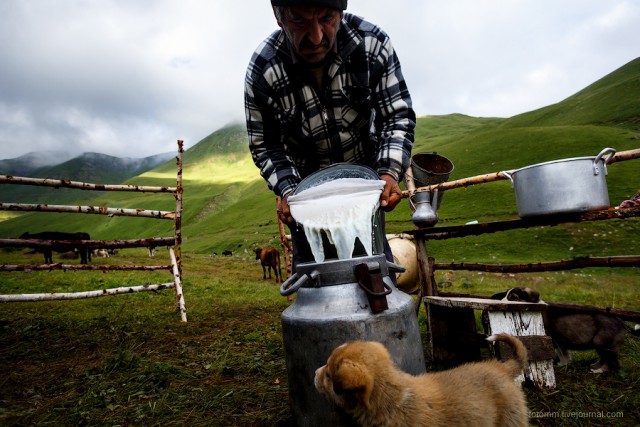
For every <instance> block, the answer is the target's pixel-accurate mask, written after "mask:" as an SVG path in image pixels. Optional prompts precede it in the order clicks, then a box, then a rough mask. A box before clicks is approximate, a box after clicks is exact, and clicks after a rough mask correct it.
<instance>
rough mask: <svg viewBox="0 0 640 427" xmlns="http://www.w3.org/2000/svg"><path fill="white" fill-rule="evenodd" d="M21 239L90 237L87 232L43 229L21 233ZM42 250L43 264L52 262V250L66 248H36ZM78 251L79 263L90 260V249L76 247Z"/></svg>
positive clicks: (82, 238)
mask: <svg viewBox="0 0 640 427" xmlns="http://www.w3.org/2000/svg"><path fill="white" fill-rule="evenodd" d="M20 238H21V239H40V240H90V239H91V237H90V236H89V233H84V232H77V233H64V232H61V231H43V232H41V233H33V234H31V233H29V232H26V233H22V235H21V236H20ZM38 250H41V251H42V254H43V255H44V263H45V264H53V257H52V256H51V252H52V250H55V251H66V250H68V249H65V248H60V247H55V246H54V247H53V248H41V249H38ZM78 251H79V252H80V263H81V264H87V262H88V261H91V251H89V250H87V248H84V247H81V248H79V249H78Z"/></svg>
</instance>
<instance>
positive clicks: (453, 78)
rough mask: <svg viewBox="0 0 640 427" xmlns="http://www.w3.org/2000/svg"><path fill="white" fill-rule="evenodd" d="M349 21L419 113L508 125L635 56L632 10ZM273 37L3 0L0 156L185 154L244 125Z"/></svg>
mask: <svg viewBox="0 0 640 427" xmlns="http://www.w3.org/2000/svg"><path fill="white" fill-rule="evenodd" d="M348 11H349V12H352V13H355V14H357V15H360V16H363V17H365V18H367V19H369V20H370V21H372V22H374V23H376V24H378V25H380V26H381V27H382V28H383V29H384V30H385V31H386V32H387V33H388V34H389V35H390V36H391V39H392V41H393V44H394V46H395V48H396V51H397V53H398V55H399V57H400V61H401V63H402V66H403V72H404V75H405V78H406V80H407V84H408V85H409V90H410V91H411V94H412V97H413V102H414V109H415V110H416V113H417V114H419V115H426V114H429V115H434V114H450V113H462V114H467V115H471V116H483V117H487V116H492V117H511V116H513V115H516V114H520V113H523V112H527V111H531V110H534V109H537V108H540V107H544V106H546V105H549V104H553V103H556V102H559V101H561V100H563V99H565V98H566V97H568V96H570V95H572V94H574V93H575V92H577V91H579V90H581V89H582V88H584V87H586V86H588V85H589V84H591V83H593V82H594V81H596V80H598V79H600V78H601V77H603V76H605V75H606V74H608V73H610V72H612V71H614V70H615V69H617V68H619V67H621V66H622V65H624V64H626V63H627V62H629V61H631V60H633V59H635V58H636V57H638V56H640V49H639V48H638V46H640V1H638V0H393V1H390V0H350V1H349V8H348ZM276 28H277V26H276V23H275V20H274V18H273V15H272V12H271V7H270V3H269V1H268V0H235V1H222V0H0V159H6V158H12V157H17V156H20V155H22V154H25V153H28V152H30V151H38V150H68V151H71V152H74V153H81V152H87V151H93V152H99V153H105V154H111V155H116V156H119V157H143V156H148V155H152V154H156V153H161V152H166V151H174V150H175V149H176V140H177V139H182V140H184V141H185V145H186V147H187V148H188V147H190V146H193V145H194V144H196V143H197V142H198V141H200V140H201V139H202V138H204V137H206V136H207V135H209V134H210V133H212V132H213V131H215V130H217V129H219V128H220V127H222V126H224V125H226V124H228V123H230V122H235V121H242V120H243V118H244V110H243V79H244V74H245V70H246V66H247V63H248V61H249V58H250V57H251V53H252V52H253V50H254V49H255V48H256V46H257V45H258V44H259V43H260V42H261V41H262V39H264V38H265V37H266V36H267V35H268V34H270V33H271V32H272V31H273V30H275V29H276ZM1 173H2V171H0V174H1Z"/></svg>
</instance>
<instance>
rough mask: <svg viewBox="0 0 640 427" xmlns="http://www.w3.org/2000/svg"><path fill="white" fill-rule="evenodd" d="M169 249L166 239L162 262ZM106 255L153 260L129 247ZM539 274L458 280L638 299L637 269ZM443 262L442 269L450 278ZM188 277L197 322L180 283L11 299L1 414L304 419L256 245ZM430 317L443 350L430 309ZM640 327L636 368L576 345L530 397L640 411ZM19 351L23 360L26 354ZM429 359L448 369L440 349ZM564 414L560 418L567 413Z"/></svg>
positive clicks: (44, 276) (467, 288) (65, 420)
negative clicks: (603, 363) (592, 369)
mask: <svg viewBox="0 0 640 427" xmlns="http://www.w3.org/2000/svg"><path fill="white" fill-rule="evenodd" d="M1 256H2V257H3V259H6V260H7V261H9V262H12V263H23V262H39V255H23V254H22V251H10V252H4V253H2V254H1ZM167 258H168V257H167V256H166V253H164V252H163V251H158V253H157V255H156V258H155V259H153V260H151V261H152V262H151V263H153V264H165V263H167V262H168V259H167ZM95 262H96V263H139V264H149V263H150V260H149V258H148V257H147V256H146V255H145V253H144V251H142V250H125V251H123V252H121V253H120V254H119V255H117V256H115V257H112V258H109V259H98V260H96V261H95ZM592 270H593V271H590V270H584V271H578V272H573V273H566V272H565V273H545V274H540V275H532V274H521V275H517V276H518V277H513V275H507V274H488V273H483V274H479V273H464V272H455V274H454V275H453V277H451V276H449V277H448V279H449V280H450V281H451V282H452V286H451V287H448V288H446V290H447V291H453V292H465V293H481V294H489V293H493V292H497V291H500V290H504V289H505V288H507V287H511V286H517V285H528V286H535V287H536V288H537V289H539V290H540V291H541V292H542V294H543V296H544V298H545V299H546V300H550V301H562V302H576V303H586V304H598V305H611V306H614V307H619V308H629V309H636V310H638V309H639V308H640V307H639V306H638V302H637V301H638V299H637V279H635V278H634V277H633V276H630V275H629V274H627V272H626V269H612V270H607V271H606V272H604V273H603V272H602V269H592ZM444 273H445V272H438V275H437V280H438V281H439V282H441V281H443V278H442V275H443V274H444ZM167 280H170V275H169V273H165V272H155V273H144V272H138V273H123V272H109V273H106V274H104V273H97V272H93V273H91V272H78V271H76V272H73V271H68V272H61V271H50V272H48V271H47V272H32V273H3V281H2V284H0V293H15V292H42V291H54V290H55V291H69V290H71V289H73V290H89V289H93V288H96V287H97V288H102V287H104V288H109V287H116V286H122V285H125V284H126V285H138V284H143V283H158V282H164V281H167ZM184 289H185V299H186V304H187V309H188V316H189V321H188V322H187V323H181V322H180V318H179V315H178V313H176V312H175V311H174V306H175V298H174V295H173V292H172V291H163V292H160V293H151V292H148V293H140V294H130V295H122V296H114V297H103V298H98V299H87V300H78V301H52V302H38V303H7V304H4V305H3V306H2V314H1V315H0V324H1V325H2V327H1V329H0V349H1V350H0V378H1V379H0V424H3V425H7V426H14V425H15V426H17V425H56V426H58V425H87V426H99V425H168V426H170V425H176V426H177V425H193V426H292V425H293V424H292V419H291V415H290V412H289V402H288V388H287V372H286V367H285V362H284V357H285V355H284V350H283V345H282V335H281V323H280V314H281V313H282V311H283V310H284V309H285V308H286V307H287V306H288V305H289V304H290V303H289V302H287V300H286V298H284V297H281V296H280V295H279V292H278V286H277V285H276V284H275V283H274V282H273V281H270V280H266V281H265V280H262V272H261V269H260V267H259V266H258V265H257V264H256V262H255V259H253V257H252V256H251V254H247V255H241V256H232V257H222V256H219V257H211V256H207V255H201V254H186V256H185V257H184ZM419 322H420V324H421V329H422V331H423V337H422V339H423V346H424V347H425V352H426V355H427V359H428V360H429V357H430V356H429V355H430V349H429V346H428V335H427V332H426V328H425V324H426V320H425V313H424V309H421V310H420V314H419ZM639 350H640V340H638V339H636V338H631V337H628V338H627V339H626V342H625V345H624V347H623V353H622V363H623V368H622V370H621V372H620V373H618V374H616V375H605V376H594V375H592V374H590V373H589V372H588V365H589V364H590V363H592V362H593V361H594V359H595V357H596V355H595V353H594V352H591V351H587V352H576V353H575V361H574V363H573V364H572V365H569V366H568V367H565V368H560V369H557V370H556V379H557V383H558V387H557V388H556V389H551V390H539V389H533V388H527V389H526V390H525V391H526V395H527V400H528V404H529V409H530V410H531V411H532V412H534V413H549V412H558V413H562V412H566V413H568V412H593V411H608V412H614V411H618V412H622V413H623V414H624V418H621V419H616V420H615V425H621V426H633V425H637V423H638V422H639V421H640V418H638V413H637V407H638V405H639V404H640V393H638V392H639V391H640V351H639ZM18 361H19V362H18ZM427 368H428V370H434V369H440V367H438V366H432V365H431V363H430V362H428V366H427ZM559 422H561V423H559ZM611 424H612V423H611V419H572V418H563V419H561V420H558V419H553V418H549V417H548V416H547V417H543V418H539V419H534V420H532V425H544V426H547V425H549V426H550V425H589V426H591V425H593V426H596V425H611Z"/></svg>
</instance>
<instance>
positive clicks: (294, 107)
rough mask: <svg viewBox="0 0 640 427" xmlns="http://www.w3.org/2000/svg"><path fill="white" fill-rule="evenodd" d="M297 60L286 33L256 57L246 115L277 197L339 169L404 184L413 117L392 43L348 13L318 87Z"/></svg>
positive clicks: (258, 159)
mask: <svg viewBox="0 0 640 427" xmlns="http://www.w3.org/2000/svg"><path fill="white" fill-rule="evenodd" d="M316 87H317V85H316V84H315V83H314V79H313V77H311V74H310V73H309V72H308V71H307V70H305V69H304V65H302V64H300V63H299V62H296V61H294V60H293V59H292V56H291V49H290V47H289V44H288V41H287V39H286V37H285V35H284V33H283V32H282V30H278V31H276V32H274V33H273V34H271V36H269V37H268V38H267V39H266V40H265V41H263V42H262V44H261V45H260V46H259V47H258V49H257V50H256V52H255V53H254V54H253V56H252V58H251V62H250V64H249V67H248V69H247V75H246V79H245V113H246V119H247V132H248V136H249V149H250V150H251V154H252V156H253V161H254V163H255V164H256V166H257V167H258V168H260V174H261V175H262V176H263V177H264V179H265V180H266V181H267V183H268V186H269V188H270V189H272V190H273V191H274V192H275V194H276V195H279V196H285V195H286V194H288V193H289V192H291V191H293V190H294V189H295V188H296V186H297V184H298V183H299V182H300V180H301V179H303V178H304V177H306V176H308V175H310V174H311V173H313V172H315V171H317V170H319V169H321V168H323V167H326V166H329V165H331V164H334V163H339V162H346V163H357V164H361V165H366V166H370V167H372V168H373V169H374V170H376V171H378V173H388V174H390V175H392V176H394V177H395V178H396V179H397V180H400V179H402V176H403V174H404V171H405V170H406V168H407V167H408V166H409V162H410V157H411V148H412V147H413V137H414V134H413V133H414V128H415V113H414V112H413V109H412V107H411V98H410V96H409V91H408V90H407V86H406V84H405V81H404V78H403V76H402V71H401V69H400V62H399V61H398V57H397V56H396V53H395V51H394V49H393V47H392V45H391V42H390V40H389V37H388V36H387V35H386V34H385V33H384V32H383V31H382V30H381V29H380V28H378V27H376V26H375V25H373V24H371V23H369V22H366V21H364V20H363V19H362V18H360V17H357V16H354V15H351V14H348V13H345V14H344V17H343V20H342V22H341V25H340V29H339V30H338V36H337V53H336V54H335V56H333V58H332V61H331V62H330V64H329V65H328V66H327V67H325V75H324V79H323V87H322V88H320V89H316Z"/></svg>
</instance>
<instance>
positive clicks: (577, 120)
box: [503, 58, 640, 129]
mask: <svg viewBox="0 0 640 427" xmlns="http://www.w3.org/2000/svg"><path fill="white" fill-rule="evenodd" d="M639 100H640V58H637V59H634V60H633V61H631V62H629V63H628V64H626V65H624V66H622V67H620V68H619V69H617V70H615V71H613V72H612V73H610V74H608V75H607V76H605V77H603V78H601V79H600V80H598V81H597V82H595V83H593V84H591V85H589V86H588V87H586V88H585V89H583V90H581V91H580V92H578V93H576V94H575V95H572V96H570V97H569V98H567V99H565V100H564V101H562V102H559V103H558V104H554V105H550V106H548V107H544V108H541V109H539V110H535V111H531V112H528V113H524V114H520V115H518V116H515V117H512V118H511V119H509V120H507V121H505V122H504V124H503V126H504V127H518V126H529V127H530V126H568V125H589V124H592V125H606V126H617V127H625V128H630V129H631V128H635V129H637V128H638V127H640V101H639Z"/></svg>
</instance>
